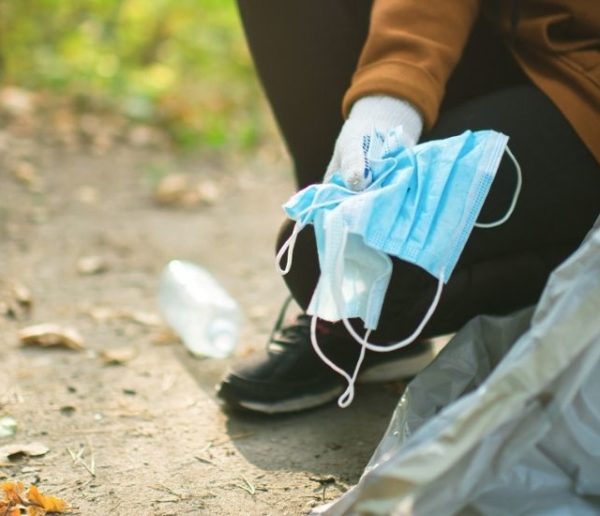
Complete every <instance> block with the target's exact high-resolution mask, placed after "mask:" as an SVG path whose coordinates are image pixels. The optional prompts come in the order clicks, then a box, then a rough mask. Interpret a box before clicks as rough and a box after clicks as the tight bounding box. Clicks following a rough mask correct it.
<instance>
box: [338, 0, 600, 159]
mask: <svg viewBox="0 0 600 516" xmlns="http://www.w3.org/2000/svg"><path fill="white" fill-rule="evenodd" d="M480 9H482V10H483V13H482V14H483V15H485V16H487V17H488V18H489V19H491V20H492V22H493V24H494V25H495V26H496V28H497V29H498V30H499V32H500V34H501V35H502V36H503V38H504V40H505V42H506V44H507V45H508V47H509V49H510V51H511V52H512V54H513V55H514V57H515V59H516V60H517V62H518V63H519V65H520V66H521V68H522V69H523V70H524V72H525V73H526V74H527V75H528V76H529V78H530V79H531V80H532V81H533V82H534V83H535V84H536V85H537V86H538V87H539V88H540V89H541V90H542V91H544V92H545V93H546V95H548V96H549V97H550V98H551V99H552V101H553V102H554V104H555V105H556V106H557V107H558V108H559V109H560V110H561V112H562V113H563V114H564V115H565V117H566V118H567V119H568V120H569V122H570V123H571V125H572V126H573V127H574V129H575V130H576V131H577V133H578V134H579V136H580V137H581V139H582V140H583V141H584V143H585V144H586V145H587V146H588V148H589V149H590V150H591V151H592V153H593V155H594V156H595V158H596V160H597V161H598V162H599V163H600V0H495V1H492V0H374V3H373V10H372V15H371V27H370V31H369V36H368V38H367V42H366V44H365V47H364V49H363V52H362V55H361V58H360V60H359V63H358V68H357V70H356V73H355V74H354V77H353V80H352V85H351V87H350V89H349V90H348V92H347V93H346V96H345V98H344V105H343V109H344V112H345V113H347V112H348V110H349V108H350V106H351V105H352V103H353V102H354V101H355V100H357V99H358V98H359V97H362V96H365V95H370V94H371V95H372V94H374V93H384V94H388V95H392V96H396V97H400V98H403V99H406V100H408V101H409V102H411V103H413V104H414V105H415V106H416V107H417V108H418V109H419V110H420V111H421V113H422V114H423V117H424V119H425V126H426V127H427V128H430V127H431V126H432V125H433V124H434V123H435V120H436V118H437V115H438V110H439V106H440V103H441V100H442V97H443V96H444V88H445V85H446V81H447V80H448V77H449V76H450V74H451V73H452V70H453V69H454V66H455V65H456V63H457V61H458V60H459V59H460V56H461V53H462V51H463V48H464V46H465V44H466V41H467V37H468V36H469V33H470V31H471V28H472V26H473V24H474V23H475V20H476V19H477V17H478V15H479V11H480ZM515 9H518V10H517V11H515ZM515 14H516V15H518V16H515Z"/></svg>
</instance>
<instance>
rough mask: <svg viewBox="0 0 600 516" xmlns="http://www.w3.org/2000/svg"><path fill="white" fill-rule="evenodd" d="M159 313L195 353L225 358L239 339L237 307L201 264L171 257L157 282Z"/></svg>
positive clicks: (240, 316) (238, 310) (239, 312)
mask: <svg viewBox="0 0 600 516" xmlns="http://www.w3.org/2000/svg"><path fill="white" fill-rule="evenodd" d="M158 304H159V308H160V311H161V314H162V316H163V317H164V319H165V320H166V321H167V323H168V324H169V326H171V328H172V329H173V330H174V331H175V332H176V333H177V335H179V337H181V340H182V341H183V343H184V344H185V346H186V347H187V349H188V350H189V351H190V352H191V353H192V354H194V355H196V356H204V357H213V358H224V357H226V356H228V355H230V354H231V353H232V352H233V350H234V349H235V347H236V346H237V343H238V338H239V327H240V324H241V321H242V315H241V311H240V308H239V306H238V304H237V303H236V301H235V300H234V299H233V298H232V297H231V296H230V295H229V294H228V293H227V292H226V291H225V289H224V288H223V287H222V286H221V285H220V284H219V283H218V282H217V281H216V280H215V279H214V278H213V277H212V276H211V274H210V273H208V272H207V271H206V270H204V269H203V268H202V267H199V266H197V265H195V264H193V263H190V262H186V261H183V260H173V261H171V262H169V263H168V264H167V266H166V267H165V269H164V271H163V273H162V276H161V279H160V285H159V291H158Z"/></svg>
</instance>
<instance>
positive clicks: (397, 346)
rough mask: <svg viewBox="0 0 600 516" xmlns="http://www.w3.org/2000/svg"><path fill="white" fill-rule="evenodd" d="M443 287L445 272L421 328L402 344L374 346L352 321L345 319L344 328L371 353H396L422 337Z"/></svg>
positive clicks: (402, 341) (418, 327)
mask: <svg viewBox="0 0 600 516" xmlns="http://www.w3.org/2000/svg"><path fill="white" fill-rule="evenodd" d="M443 287H444V271H442V273H441V276H440V279H439V280H438V285H437V290H436V292H435V297H434V298H433V302H432V303H431V306H430V307H429V310H427V313H426V314H425V316H424V317H423V320H422V321H421V323H420V324H419V326H417V328H416V329H415V331H414V332H412V334H411V335H409V336H408V337H406V338H405V339H404V340H401V341H400V342H396V343H395V344H392V345H391V346H387V345H386V346H379V345H377V344H372V343H371V342H367V338H368V333H367V334H365V336H364V338H363V337H361V336H360V335H359V334H358V333H356V331H355V330H354V328H353V327H352V325H351V324H350V321H348V319H343V321H344V326H345V327H346V329H347V330H348V333H350V335H352V337H354V340H356V342H358V343H359V344H361V345H362V346H363V349H365V348H366V349H368V350H370V351H379V352H383V353H385V352H388V351H396V350H397V349H400V348H403V347H405V346H408V345H409V344H410V343H411V342H414V341H415V339H416V338H417V337H418V336H419V335H420V333H421V331H423V328H424V327H425V325H426V324H427V323H428V322H429V319H431V316H432V315H433V312H435V309H436V308H437V305H438V303H439V301H440V297H441V296H442V290H443Z"/></svg>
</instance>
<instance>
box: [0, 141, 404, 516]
mask: <svg viewBox="0 0 600 516" xmlns="http://www.w3.org/2000/svg"><path fill="white" fill-rule="evenodd" d="M19 149H20V150H19ZM17 151H18V152H21V153H25V154H26V155H27V156H29V158H30V159H31V160H32V161H33V163H34V165H35V170H36V174H37V176H39V179H40V180H41V182H40V185H39V186H35V185H34V188H33V190H36V189H37V190H39V191H38V192H35V191H31V190H32V189H31V187H30V186H27V178H23V177H21V179H20V180H18V179H15V177H14V174H13V171H11V167H12V166H13V165H11V159H12V158H11V157H12V156H13V155H14V153H15V152H17ZM0 167H1V168H0V185H1V187H0V271H1V276H0V278H1V281H2V284H1V285H0V301H2V300H4V301H5V302H6V301H7V300H9V301H10V298H11V288H12V286H13V283H14V282H15V281H16V282H19V283H22V284H24V285H26V286H27V287H28V288H29V289H30V290H31V292H32V296H33V310H32V312H31V314H30V315H29V316H28V317H26V316H24V315H21V316H19V317H18V318H17V320H14V319H11V318H10V317H2V316H0V363H1V364H2V375H0V417H2V416H12V417H14V418H15V419H16V421H17V423H18V431H17V433H16V435H15V436H12V437H4V438H0V446H3V445H5V444H10V443H18V442H19V443H23V442H32V441H39V442H42V443H43V444H45V445H46V446H48V448H49V449H50V451H49V452H48V453H47V454H46V455H44V456H42V457H36V458H24V459H20V460H17V461H14V463H12V465H10V466H7V467H1V468H0V477H4V478H7V479H10V480H21V481H24V482H25V483H32V482H35V483H37V484H38V485H39V487H40V488H41V489H42V490H43V491H47V492H48V493H50V494H54V495H58V496H61V497H63V498H65V499H66V500H67V501H68V502H70V503H71V504H72V505H73V506H74V507H76V508H77V512H78V513H79V514H84V515H182V514H211V515H212V514H215V515H228V514H232V515H237V514H247V515H255V514H256V515H259V514H265V515H267V514H268V515H271V514H277V515H279V514H294V515H295V514H305V513H306V512H307V511H308V510H309V509H310V508H311V507H312V506H314V505H318V504H320V503H322V501H323V500H329V499H332V498H335V497H336V496H338V495H339V494H340V492H341V491H342V490H344V489H346V488H347V486H349V485H352V484H353V483H355V482H356V481H357V479H358V477H359V475H360V473H361V471H362V468H363V467H364V465H365V464H366V461H367V460H368V458H369V456H370V454H371V452H372V451H373V449H374V447H375V446H376V444H377V442H378V440H379V437H380V436H381V434H382V432H383V430H384V428H385V426H386V424H387V420H388V417H389V414H390V413H391V410H392V407H393V405H394V404H395V401H396V399H397V397H398V391H397V389H393V388H391V387H388V388H381V387H379V388H364V387H363V388H361V389H360V390H359V393H358V396H357V399H356V400H355V402H354V404H353V405H352V407H351V408H349V409H346V410H341V409H338V408H337V407H335V406H331V407H327V408H324V409H321V410H317V411H313V412H310V413H307V414H301V415H296V416H290V417H282V418H274V419H261V418H250V417H245V418H241V417H239V416H232V415H227V414H225V413H223V412H222V410H221V408H220V407H219V404H218V402H217V400H216V399H215V396H214V392H213V388H214V385H215V383H216V382H217V381H218V379H219V377H220V375H221V374H222V373H223V371H224V370H225V368H226V367H227V366H228V364H229V363H230V362H231V361H230V360H225V361H217V360H213V361H211V360H205V361H198V360H195V359H193V358H191V357H190V356H188V355H187V353H186V352H185V351H184V349H183V348H182V346H181V345H180V344H177V343H170V344H165V343H164V342H163V343H160V339H159V338H158V335H159V334H160V328H158V327H155V326H153V325H152V324H149V323H152V322H153V321H152V318H151V317H150V318H149V317H142V319H143V320H142V321H141V323H140V322H139V321H138V322H136V321H135V320H132V318H133V319H135V318H136V317H137V319H140V314H137V315H136V311H137V312H139V311H141V312H143V313H142V314H141V316H146V315H147V314H148V313H149V314H150V315H152V314H156V306H155V303H156V301H155V293H156V283H157V278H158V276H159V273H160V271H161V269H162V267H163V266H164V265H165V263H166V262H167V261H168V260H169V259H171V258H175V257H178V258H186V259H189V260H192V261H194V262H196V263H199V264H201V265H203V266H204V267H206V268H207V269H208V270H210V271H211V272H213V273H214V274H215V276H216V277H217V278H218V279H219V280H220V281H221V282H222V283H223V284H224V285H225V286H226V288H227V289H228V290H229V291H230V292H231V293H232V294H233V295H234V296H235V297H236V298H237V299H238V300H239V301H240V303H241V305H242V307H243V309H244V312H245V316H246V322H245V325H244V330H243V334H244V338H243V345H242V346H241V348H240V350H239V352H238V354H244V353H247V352H249V351H250V350H251V349H252V348H253V347H259V346H262V345H263V343H264V341H265V339H266V336H267V335H268V332H269V330H270V327H271V323H272V320H273V318H274V317H275V314H276V312H277V310H278V307H279V304H280V303H281V301H282V300H283V299H284V297H285V291H284V289H283V286H282V282H281V280H280V279H279V278H278V277H277V275H276V274H275V273H274V268H273V264H272V254H271V250H272V246H273V239H274V235H275V231H276V228H277V226H278V223H279V221H280V219H281V213H280V207H279V206H280V203H281V202H282V201H283V200H285V198H286V197H287V196H288V195H289V193H290V191H291V180H290V178H289V177H288V175H287V174H286V172H285V170H286V164H285V163H284V162H283V161H282V160H279V161H276V160H275V161H274V160H272V159H271V160H269V159H268V157H266V156H258V157H256V158H255V159H254V160H253V161H252V162H245V161H241V160H240V161H239V162H233V161H232V162H230V163H228V164H227V165H226V166H224V165H222V164H219V163H218V162H216V161H213V163H207V162H206V160H205V159H202V157H196V158H194V159H192V158H188V159H186V160H177V159H176V158H175V157H174V156H170V155H165V154H158V153H152V152H150V151H147V150H144V149H139V148H126V147H121V148H116V149H113V150H111V151H110V152H108V153H106V154H105V155H104V156H95V155H93V153H90V152H86V151H81V150H78V151H66V150H64V149H62V148H57V147H56V146H53V145H45V144H41V143H35V142H31V141H21V140H19V139H18V138H14V139H8V140H7V139H6V138H5V139H4V141H3V143H2V158H1V160H0ZM225 169H226V170H225ZM156 170H162V171H164V170H167V171H171V170H178V171H184V172H188V173H190V174H192V176H193V177H197V178H200V179H202V180H203V181H204V180H210V181H212V184H213V185H214V186H216V190H217V194H218V195H217V196H216V200H215V201H214V202H213V203H212V204H211V205H209V206H198V207H196V208H194V209H166V208H160V207H157V206H156V205H155V204H154V203H153V202H152V197H151V182H152V181H151V179H152V177H153V175H156ZM90 255H93V256H100V257H102V258H103V259H104V260H105V262H106V265H107V270H106V271H105V272H104V273H102V274H94V275H81V274H80V273H79V272H78V270H77V263H78V260H79V259H80V258H81V257H85V256H90ZM117 313H125V314H126V315H127V317H124V318H123V317H116V315H115V314H117ZM90 314H91V315H90ZM132 314H133V315H132ZM92 316H93V317H92ZM146 319H150V320H146ZM41 322H55V323H60V324H67V325H72V326H74V327H76V328H77V329H78V330H79V331H80V332H81V334H82V335H83V336H84V339H85V343H86V350H84V351H79V352H78V351H70V350H60V349H40V348H24V347H22V346H20V345H19V343H18V340H17V330H18V329H19V328H22V327H24V326H27V325H30V324H34V323H41ZM123 347H127V348H134V349H135V350H136V351H137V356H136V357H135V358H134V359H132V360H131V361H129V362H127V363H126V364H124V365H116V366H109V365H105V364H104V363H103V361H102V360H101V359H100V357H99V354H100V353H101V352H102V351H103V350H110V349H120V348H123ZM72 455H74V456H75V459H73V457H72ZM78 457H79V458H78ZM92 473H93V474H92Z"/></svg>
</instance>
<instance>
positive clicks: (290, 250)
mask: <svg viewBox="0 0 600 516" xmlns="http://www.w3.org/2000/svg"><path fill="white" fill-rule="evenodd" d="M303 227H304V226H303V225H302V224H300V222H296V224H294V229H293V230H292V234H291V235H290V236H289V238H288V239H287V240H286V241H285V242H284V244H283V245H282V246H281V249H279V251H278V252H277V255H276V256H275V266H276V267H277V270H278V271H279V274H282V275H284V276H285V275H286V274H287V273H288V272H290V269H291V268H292V260H293V258H294V248H295V247H296V240H297V239H298V233H300V231H301V230H302V228H303ZM286 251H287V260H286V262H285V267H283V268H282V267H281V259H282V258H283V255H284V254H286Z"/></svg>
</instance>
